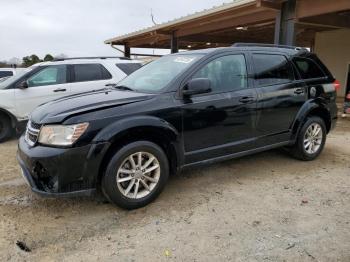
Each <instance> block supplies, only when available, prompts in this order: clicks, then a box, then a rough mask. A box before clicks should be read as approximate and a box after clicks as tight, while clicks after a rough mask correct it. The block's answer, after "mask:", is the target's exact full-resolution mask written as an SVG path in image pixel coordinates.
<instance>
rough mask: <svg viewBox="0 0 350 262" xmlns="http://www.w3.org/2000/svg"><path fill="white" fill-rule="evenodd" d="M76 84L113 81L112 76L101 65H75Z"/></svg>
mask: <svg viewBox="0 0 350 262" xmlns="http://www.w3.org/2000/svg"><path fill="white" fill-rule="evenodd" d="M73 72H74V73H73V74H74V82H85V81H96V80H105V79H111V78H112V75H111V74H110V73H109V72H108V71H107V69H106V68H105V67H104V66H102V65H101V64H76V65H73Z"/></svg>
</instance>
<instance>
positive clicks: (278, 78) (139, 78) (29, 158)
mask: <svg viewBox="0 0 350 262" xmlns="http://www.w3.org/2000/svg"><path fill="white" fill-rule="evenodd" d="M335 98H336V85H335V79H334V78H333V76H332V75H331V73H330V72H329V71H328V69H327V68H326V67H325V66H324V65H323V63H322V62H321V61H320V60H319V59H318V58H317V56H316V55H314V54H312V53H310V52H308V51H307V50H306V49H302V48H294V47H285V48H282V47H274V46H272V47H271V46H259V45H256V46H254V45H244V44H241V45H236V46H233V47H228V48H217V49H206V50H197V51H191V52H184V53H179V54H172V55H168V56H164V57H162V58H160V59H158V60H156V61H154V62H152V63H150V64H148V65H146V66H144V67H142V68H141V69H139V70H138V71H136V72H134V73H133V74H131V75H130V76H128V77H127V78H125V79H124V80H122V81H121V82H120V83H119V84H118V86H116V87H114V89H110V90H108V91H106V90H104V91H96V92H89V93H84V94H79V95H75V96H72V97H70V98H63V99H60V100H56V101H53V102H50V103H47V104H45V105H43V106H40V107H38V108H37V109H36V110H35V111H34V112H33V113H32V114H31V117H30V122H29V123H28V127H27V131H26V133H25V135H23V136H22V137H21V138H20V140H19V149H18V161H19V164H20V166H21V168H22V172H23V175H24V177H25V179H26V180H27V181H28V183H29V185H30V187H31V188H32V190H33V191H34V192H36V193H38V194H40V195H43V196H51V197H61V196H72V195H90V194H92V193H93V192H95V190H96V188H99V187H101V188H102V191H103V193H104V194H105V196H106V197H107V198H108V199H109V200H110V201H111V202H113V203H115V204H116V205H119V206H121V207H123V208H127V209H133V208H138V207H142V206H145V205H146V204H148V203H150V202H151V201H152V200H154V199H155V198H156V197H157V196H158V195H159V194H160V192H161V191H162V190H163V188H164V186H165V184H166V182H167V179H168V176H169V174H171V173H176V172H178V171H180V170H182V169H183V168H186V167H190V166H196V165H201V164H209V163H214V162H217V161H222V160H227V159H231V158H235V157H240V156H244V155H248V154H253V153H257V152H261V151H265V150H269V149H272V148H277V147H286V148H288V149H289V150H290V152H291V153H292V155H293V156H295V157H296V158H298V159H301V160H313V159H315V158H316V157H317V156H318V155H319V154H320V153H321V151H322V149H323V147H324V145H325V142H326V135H327V133H328V132H329V131H330V130H331V129H332V128H333V127H334V126H335V123H336V120H337V107H336V103H335Z"/></svg>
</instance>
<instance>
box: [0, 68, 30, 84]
mask: <svg viewBox="0 0 350 262" xmlns="http://www.w3.org/2000/svg"><path fill="white" fill-rule="evenodd" d="M24 71H26V69H25V68H0V82H2V81H4V79H7V78H9V77H11V76H15V75H16V74H18V73H21V72H24Z"/></svg>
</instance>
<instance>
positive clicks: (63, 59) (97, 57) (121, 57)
mask: <svg viewBox="0 0 350 262" xmlns="http://www.w3.org/2000/svg"><path fill="white" fill-rule="evenodd" d="M108 58H118V59H120V60H131V59H130V58H129V57H123V56H91V57H89V56H86V57H67V58H55V59H54V60H52V61H53V62H57V61H65V60H73V59H108Z"/></svg>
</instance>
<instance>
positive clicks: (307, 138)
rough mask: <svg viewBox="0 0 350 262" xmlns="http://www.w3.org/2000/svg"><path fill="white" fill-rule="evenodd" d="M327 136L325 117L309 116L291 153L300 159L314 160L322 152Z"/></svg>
mask: <svg viewBox="0 0 350 262" xmlns="http://www.w3.org/2000/svg"><path fill="white" fill-rule="evenodd" d="M326 136H327V129H326V125H325V123H324V121H323V119H322V118H320V117H317V116H312V117H309V118H307V119H306V121H305V122H304V124H303V126H302V127H301V129H300V131H299V134H298V137H297V140H296V143H295V144H294V145H293V146H292V147H291V148H290V153H291V154H292V156H293V157H295V158H297V159H299V160H304V161H311V160H314V159H315V158H317V157H318V156H319V155H320V154H321V152H322V150H323V148H324V145H325V143H326Z"/></svg>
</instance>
